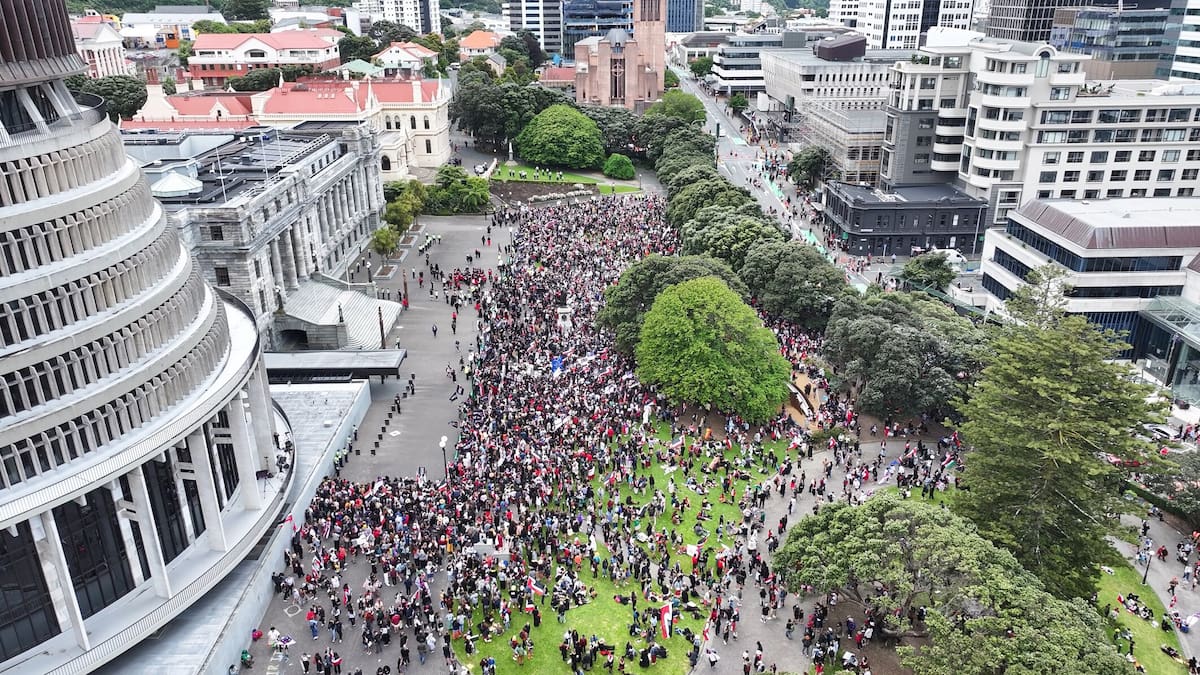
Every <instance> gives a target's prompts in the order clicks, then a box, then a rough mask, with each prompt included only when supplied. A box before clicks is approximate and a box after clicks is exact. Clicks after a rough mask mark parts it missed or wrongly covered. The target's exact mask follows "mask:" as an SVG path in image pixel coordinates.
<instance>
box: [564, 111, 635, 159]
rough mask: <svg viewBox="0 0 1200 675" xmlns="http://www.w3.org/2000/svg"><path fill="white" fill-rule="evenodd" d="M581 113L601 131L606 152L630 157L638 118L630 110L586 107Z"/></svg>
mask: <svg viewBox="0 0 1200 675" xmlns="http://www.w3.org/2000/svg"><path fill="white" fill-rule="evenodd" d="M579 112H581V113H583V114H584V115H587V116H588V119H590V120H592V121H593V122H595V123H596V126H597V127H598V128H599V129H600V139H601V140H602V141H603V143H604V152H606V153H609V154H611V153H614V152H619V153H622V154H626V155H628V154H629V152H630V151H631V150H632V147H633V134H634V127H635V125H636V124H637V121H638V117H637V116H636V115H634V114H633V112H632V111H631V110H629V109H628V108H614V107H609V106H598V105H585V106H580V108H579Z"/></svg>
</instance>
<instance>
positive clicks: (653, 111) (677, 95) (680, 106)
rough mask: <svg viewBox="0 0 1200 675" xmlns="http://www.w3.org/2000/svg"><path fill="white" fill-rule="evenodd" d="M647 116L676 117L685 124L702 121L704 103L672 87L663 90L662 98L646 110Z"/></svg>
mask: <svg viewBox="0 0 1200 675" xmlns="http://www.w3.org/2000/svg"><path fill="white" fill-rule="evenodd" d="M646 115H647V116H648V117H656V116H663V117H676V118H678V119H680V120H683V122H684V123H685V124H691V123H692V122H702V121H704V117H705V112H704V104H703V103H701V102H700V99H698V98H696V97H695V96H692V95H691V94H689V93H687V92H684V91H680V90H678V89H673V90H671V91H667V92H664V93H663V95H662V99H661V100H660V101H659V102H658V103H655V104H654V105H652V106H650V109H649V110H647V111H646Z"/></svg>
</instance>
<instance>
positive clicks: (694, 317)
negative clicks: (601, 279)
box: [634, 277, 791, 422]
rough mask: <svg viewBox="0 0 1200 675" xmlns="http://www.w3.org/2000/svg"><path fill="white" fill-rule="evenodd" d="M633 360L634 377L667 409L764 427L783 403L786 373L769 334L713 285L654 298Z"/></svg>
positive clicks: (689, 284) (699, 283) (691, 284)
mask: <svg viewBox="0 0 1200 675" xmlns="http://www.w3.org/2000/svg"><path fill="white" fill-rule="evenodd" d="M634 352H635V354H636V356H637V375H638V377H639V378H640V379H641V380H642V382H645V383H648V384H653V385H656V386H658V388H659V390H660V391H661V392H662V393H663V394H664V395H666V397H667V398H668V399H669V400H670V401H672V402H673V403H683V402H690V403H695V404H699V405H711V406H713V407H714V408H715V409H717V410H721V411H725V412H729V413H736V414H738V415H740V416H741V417H743V418H745V419H746V420H748V421H751V422H764V421H766V420H768V419H770V418H771V417H773V416H774V415H776V414H777V413H778V412H779V409H780V407H781V406H782V405H783V404H784V403H785V402H786V401H787V399H788V395H789V392H788V387H787V384H788V378H789V377H790V376H791V366H790V365H789V364H788V362H787V360H786V359H784V358H783V356H781V355H780V354H779V342H778V341H777V340H776V339H775V334H774V333H772V332H771V330H770V329H768V328H765V327H764V326H763V325H762V321H760V320H759V318H758V315H757V314H756V313H755V312H754V310H753V309H752V308H751V307H750V306H749V305H747V304H746V303H745V302H743V301H742V299H741V298H740V297H738V294H737V293H735V292H733V291H732V290H730V289H729V287H728V286H726V285H725V282H723V281H721V280H720V279H719V278H717V277H702V278H700V279H692V280H690V281H685V282H683V283H680V284H676V285H674V286H670V287H668V288H667V289H666V290H664V291H663V292H661V293H659V294H658V297H657V298H656V299H655V301H654V305H653V306H652V307H651V308H650V311H649V312H647V313H646V317H645V322H644V323H643V325H642V330H641V335H640V340H639V342H638V344H637V347H636V348H635V350H634Z"/></svg>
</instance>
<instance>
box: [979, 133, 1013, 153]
mask: <svg viewBox="0 0 1200 675" xmlns="http://www.w3.org/2000/svg"><path fill="white" fill-rule="evenodd" d="M975 147H977V148H983V149H985V150H996V151H999V152H1020V151H1021V148H1023V147H1024V143H1022V142H1021V141H998V140H996V139H994V138H984V137H982V136H976V137H975Z"/></svg>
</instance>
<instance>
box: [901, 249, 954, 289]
mask: <svg viewBox="0 0 1200 675" xmlns="http://www.w3.org/2000/svg"><path fill="white" fill-rule="evenodd" d="M947 255H948V254H947V253H946V252H945V251H931V252H929V253H922V254H921V255H919V256H917V257H915V258H912V259H911V260H909V261H908V262H906V263H904V269H903V270H901V272H900V278H901V279H902V280H904V281H905V282H907V283H909V284H911V285H912V286H915V287H916V288H918V289H920V290H934V291H944V290H946V287H947V286H949V285H950V282H952V281H954V277H956V276H958V273H957V272H955V271H954V268H953V267H952V266H951V265H950V262H949V261H948V260H947Z"/></svg>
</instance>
